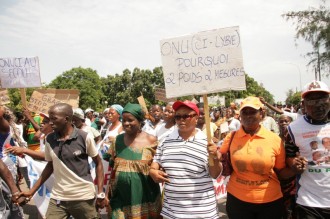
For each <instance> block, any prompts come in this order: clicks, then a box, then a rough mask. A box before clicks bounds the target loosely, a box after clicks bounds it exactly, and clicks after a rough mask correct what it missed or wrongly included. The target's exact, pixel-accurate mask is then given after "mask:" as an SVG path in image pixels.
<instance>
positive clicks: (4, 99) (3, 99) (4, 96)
mask: <svg viewBox="0 0 330 219" xmlns="http://www.w3.org/2000/svg"><path fill="white" fill-rule="evenodd" d="M8 103H10V98H9V95H8V90H7V89H1V88H0V104H3V105H5V104H8Z"/></svg>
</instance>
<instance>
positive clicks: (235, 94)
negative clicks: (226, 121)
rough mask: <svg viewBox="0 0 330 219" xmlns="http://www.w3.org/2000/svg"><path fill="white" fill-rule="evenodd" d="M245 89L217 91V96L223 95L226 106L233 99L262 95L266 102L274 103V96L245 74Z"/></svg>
mask: <svg viewBox="0 0 330 219" xmlns="http://www.w3.org/2000/svg"><path fill="white" fill-rule="evenodd" d="M245 80H246V90H243V91H225V92H221V93H218V95H219V96H225V98H226V106H227V107H228V106H229V104H230V102H233V101H234V100H235V99H244V98H246V97H248V96H255V97H263V98H264V99H265V100H266V101H267V102H268V103H274V96H273V95H272V94H271V93H269V91H267V90H266V89H265V88H264V87H263V85H262V84H258V82H256V81H255V80H254V79H253V78H252V77H250V76H249V75H248V74H245Z"/></svg>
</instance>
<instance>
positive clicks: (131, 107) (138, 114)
mask: <svg viewBox="0 0 330 219" xmlns="http://www.w3.org/2000/svg"><path fill="white" fill-rule="evenodd" d="M123 113H130V114H132V115H133V116H134V117H135V118H136V119H137V120H139V121H140V122H142V121H143V120H144V115H143V112H142V108H141V106H140V104H136V103H128V104H126V106H125V107H124V109H123Z"/></svg>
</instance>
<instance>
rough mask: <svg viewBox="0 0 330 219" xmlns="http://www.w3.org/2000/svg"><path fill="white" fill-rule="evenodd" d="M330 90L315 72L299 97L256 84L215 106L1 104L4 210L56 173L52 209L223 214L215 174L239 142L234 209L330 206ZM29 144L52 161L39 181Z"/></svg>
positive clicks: (255, 213)
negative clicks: (286, 100)
mask: <svg viewBox="0 0 330 219" xmlns="http://www.w3.org/2000/svg"><path fill="white" fill-rule="evenodd" d="M329 94H330V91H329V87H328V86H327V85H326V84H325V83H323V82H321V81H313V82H310V83H308V84H307V85H306V86H305V87H304V90H302V96H301V97H302V101H301V104H300V105H299V106H298V107H297V108H294V107H293V106H289V105H288V106H285V107H282V106H278V105H272V104H269V103H267V102H266V101H265V99H264V98H263V97H252V96H250V97H247V98H245V99H244V100H243V101H242V102H241V103H240V104H239V105H238V104H235V103H231V104H230V106H229V107H227V108H225V107H220V106H215V107H211V108H210V110H209V111H210V114H209V115H205V112H206V111H208V110H205V111H204V104H203V103H197V104H196V103H194V102H192V101H188V100H186V101H175V102H171V103H167V105H165V106H161V105H158V104H155V105H152V106H150V108H149V112H148V114H149V116H148V117H146V116H145V112H143V110H142V107H141V106H140V105H139V104H134V103H127V104H126V105H125V106H121V105H119V104H115V103H114V104H113V105H111V106H110V107H109V108H106V109H105V110H104V111H103V112H95V111H94V110H93V109H91V108H88V109H85V110H82V109H80V108H72V107H71V106H70V105H68V104H65V103H59V104H56V105H54V106H52V107H50V109H49V111H48V112H30V111H29V110H27V109H24V110H23V112H16V113H13V112H12V111H11V110H10V109H9V108H8V107H6V106H0V147H1V148H0V151H1V153H0V155H1V160H0V176H1V187H0V188H1V189H0V217H1V216H2V218H24V214H23V210H22V207H21V206H22V205H24V204H26V203H28V202H29V201H30V199H31V198H32V197H33V195H34V194H35V193H36V192H37V191H38V189H39V188H40V187H41V186H42V185H43V183H44V182H45V181H46V180H47V179H48V178H49V177H50V176H51V175H52V174H53V175H54V185H53V188H52V191H51V196H50V198H51V199H50V202H49V205H48V210H47V213H46V218H50V219H53V218H69V217H70V216H71V217H74V218H86V219H87V218H88V219H90V218H99V215H98V209H102V208H104V207H106V208H107V210H108V217H109V218H114V219H117V218H119V219H122V218H123V219H124V218H132V219H134V218H151V219H152V218H155V219H156V218H165V219H166V218H170V219H175V218H219V211H218V209H217V200H216V196H215V192H214V187H213V182H212V179H216V178H218V177H220V176H221V173H222V171H223V165H222V162H223V161H224V160H223V156H224V154H227V153H228V154H229V156H228V158H229V161H230V163H231V166H232V169H233V170H232V172H231V174H230V178H229V181H228V184H227V201H226V212H227V214H228V217H229V218H233V219H236V218H237V219H238V218H251V219H252V218H274V219H277V218H288V219H290V218H299V219H300V218H306V219H307V218H308V219H309V218H320V219H322V218H330V154H329V150H330V125H329V111H330V102H329ZM206 117H210V120H211V122H206V121H208V118H206ZM207 126H209V127H207ZM208 131H210V133H209V134H210V137H211V138H210V139H208V138H207V134H208V133H207V132H208ZM99 149H106V153H105V154H100V153H99ZM24 156H30V157H32V158H33V159H36V160H43V161H46V162H47V164H46V167H45V168H44V170H43V172H42V173H41V175H40V178H39V180H38V181H36V182H33V183H31V182H30V180H29V177H28V175H29V174H28V168H27V163H26V161H25V159H24ZM89 160H92V162H93V165H94V167H95V178H93V176H92V173H91V166H90V164H89ZM104 161H107V162H109V166H110V167H111V176H110V179H109V182H107V181H106V180H105V179H104V167H103V164H102V162H104ZM23 178H24V180H25V181H26V184H27V186H28V187H29V190H27V191H21V190H20V188H19V186H20V181H21V180H22V179H23ZM105 182H106V183H108V184H107V185H106V186H105V188H106V189H105V190H104V189H103V188H104V183H105Z"/></svg>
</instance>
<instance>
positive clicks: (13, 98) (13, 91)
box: [8, 88, 35, 111]
mask: <svg viewBox="0 0 330 219" xmlns="http://www.w3.org/2000/svg"><path fill="white" fill-rule="evenodd" d="M34 90H35V88H26V89H25V94H26V101H27V102H29V99H30V96H31V95H32V93H33V91H34ZM8 95H9V98H10V104H8V107H9V108H11V109H13V110H14V111H22V109H23V105H22V101H21V93H20V89H18V88H9V89H8Z"/></svg>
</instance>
